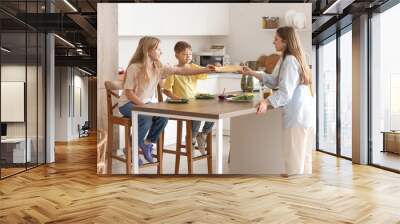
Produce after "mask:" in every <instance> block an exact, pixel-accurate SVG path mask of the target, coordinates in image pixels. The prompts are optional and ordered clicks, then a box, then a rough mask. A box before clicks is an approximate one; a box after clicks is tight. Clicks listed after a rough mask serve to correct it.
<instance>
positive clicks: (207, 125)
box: [192, 121, 214, 138]
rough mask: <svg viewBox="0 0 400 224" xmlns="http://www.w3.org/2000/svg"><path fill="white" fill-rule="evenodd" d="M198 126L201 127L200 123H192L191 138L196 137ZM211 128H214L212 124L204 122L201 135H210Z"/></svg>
mask: <svg viewBox="0 0 400 224" xmlns="http://www.w3.org/2000/svg"><path fill="white" fill-rule="evenodd" d="M200 125H201V121H192V137H193V138H194V137H196V135H197V134H198V133H199V131H200V130H199V129H200ZM213 126H214V122H209V121H206V122H205V123H204V126H203V131H202V133H204V134H208V133H210V132H211V131H212V128H213Z"/></svg>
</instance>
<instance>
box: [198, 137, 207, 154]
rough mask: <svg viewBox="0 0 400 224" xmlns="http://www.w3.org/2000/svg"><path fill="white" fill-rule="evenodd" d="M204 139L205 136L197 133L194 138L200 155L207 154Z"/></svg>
mask: <svg viewBox="0 0 400 224" xmlns="http://www.w3.org/2000/svg"><path fill="white" fill-rule="evenodd" d="M206 139H207V135H206V134H204V133H199V134H198V135H197V136H196V140H197V146H198V149H199V151H200V153H201V155H206V154H207V152H206V144H207V142H206Z"/></svg>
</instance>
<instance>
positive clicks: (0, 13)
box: [0, 0, 389, 73]
mask: <svg viewBox="0 0 400 224" xmlns="http://www.w3.org/2000/svg"><path fill="white" fill-rule="evenodd" d="M387 1H389V0H264V1H262V0H250V1H249V0H247V1H244V0H230V1H223V0H221V1H218V0H217V1H215V0H198V1H188V0H175V1H168V0H153V1H146V0H144V1H133V0H130V1H129V0H108V1H107V0H47V5H46V1H45V0H23V1H22V0H1V2H0V24H1V30H2V32H3V34H2V39H3V38H4V40H2V43H3V46H5V45H4V44H5V43H6V42H7V43H8V45H9V46H8V47H12V48H15V49H20V51H18V50H16V51H15V52H14V54H16V55H17V54H18V52H20V53H21V54H22V53H24V52H22V51H24V50H25V48H21V47H18V46H24V43H25V38H23V36H24V33H21V31H24V32H25V28H28V30H31V31H39V32H54V33H56V34H57V35H58V36H59V37H60V38H59V37H57V38H55V44H56V51H55V52H56V65H63V66H64V65H69V66H80V67H84V68H87V69H88V70H90V71H93V72H94V73H95V71H96V48H97V46H96V39H97V37H96V28H97V22H96V21H97V15H96V13H97V12H96V7H97V3H105V2H109V3H111V2H112V3H117V2H118V3H122V2H132V3H135V2H154V3H183V2H204V3H211V2H226V3H227V2H231V3H239V2H242V3H247V2H268V3H312V9H313V19H312V21H313V42H314V43H317V42H319V41H321V40H322V39H324V38H326V37H328V36H330V35H332V33H335V32H336V29H337V27H339V28H340V26H346V25H348V24H349V23H351V20H352V17H354V16H358V15H359V14H360V13H363V12H365V11H366V10H370V9H374V8H377V7H379V6H380V5H382V4H384V3H385V2H387ZM50 11H52V13H49V12H50ZM338 21H341V22H338ZM346 21H347V22H346ZM338 24H339V25H338ZM4 33H5V34H4ZM28 39H29V38H28ZM64 40H66V41H67V42H68V43H67V42H66V41H64ZM71 44H72V45H71ZM34 48H35V45H34V44H33V43H32V44H28V48H27V51H28V54H29V52H31V51H33V49H34Z"/></svg>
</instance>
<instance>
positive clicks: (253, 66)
mask: <svg viewBox="0 0 400 224" xmlns="http://www.w3.org/2000/svg"><path fill="white" fill-rule="evenodd" d="M246 64H247V66H248V67H249V68H250V69H251V70H257V61H246Z"/></svg>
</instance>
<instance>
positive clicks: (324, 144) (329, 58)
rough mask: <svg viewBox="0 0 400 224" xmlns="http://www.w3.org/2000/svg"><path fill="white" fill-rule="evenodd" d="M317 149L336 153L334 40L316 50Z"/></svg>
mask: <svg viewBox="0 0 400 224" xmlns="http://www.w3.org/2000/svg"><path fill="white" fill-rule="evenodd" d="M318 66H319V67H318V83H317V85H318V93H317V94H318V102H317V103H318V145H317V147H318V149H319V150H322V151H326V152H329V153H336V39H335V38H333V40H331V41H329V42H327V43H325V44H323V45H320V46H319V48H318Z"/></svg>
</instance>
